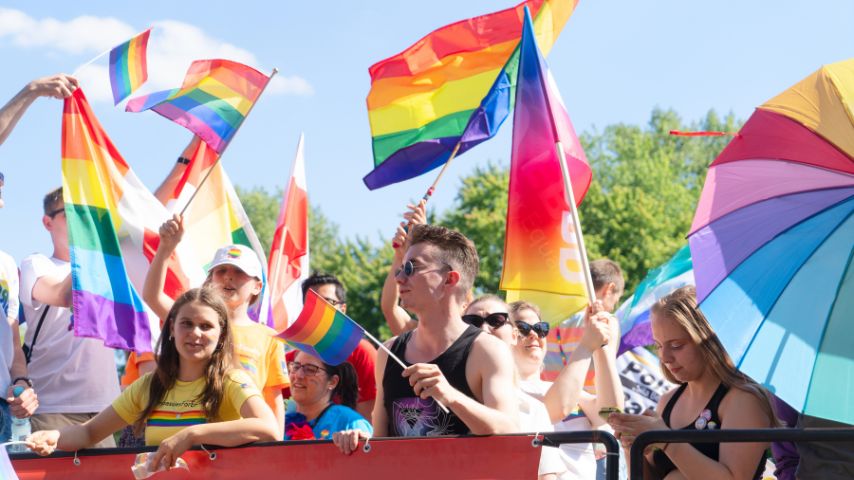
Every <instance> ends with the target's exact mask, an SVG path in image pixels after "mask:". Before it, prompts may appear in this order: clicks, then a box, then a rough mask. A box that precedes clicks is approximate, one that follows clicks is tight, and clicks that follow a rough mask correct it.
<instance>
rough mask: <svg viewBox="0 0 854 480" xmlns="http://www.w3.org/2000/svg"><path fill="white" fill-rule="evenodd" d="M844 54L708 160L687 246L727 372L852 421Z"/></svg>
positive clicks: (852, 173) (853, 194)
mask: <svg viewBox="0 0 854 480" xmlns="http://www.w3.org/2000/svg"><path fill="white" fill-rule="evenodd" d="M852 212H854V59H851V60H847V61H843V62H839V63H834V64H831V65H826V66H823V67H822V68H820V69H819V70H818V71H816V72H815V73H813V74H812V75H810V76H808V77H807V78H805V79H804V80H802V81H801V82H799V83H798V84H796V85H794V86H793V87H791V88H789V89H788V90H786V91H784V92H783V93H781V94H780V95H778V96H776V97H774V98H772V99H771V100H769V101H768V102H766V103H765V104H763V105H761V106H760V107H759V108H758V109H757V110H756V111H755V112H754V114H753V115H752V116H751V117H750V119H749V120H748V121H747V123H746V124H745V125H744V127H743V128H742V129H741V131H740V132H739V135H738V136H737V137H736V138H734V139H733V140H732V141H731V142H730V143H729V145H728V146H727V147H726V148H725V149H724V150H723V152H721V154H720V156H718V158H717V159H716V160H715V161H714V162H713V163H712V165H711V167H710V169H709V172H708V175H707V177H706V183H705V185H704V187H703V193H702V195H701V197H700V202H699V204H698V206H697V211H696V213H695V217H694V222H693V225H692V227H691V234H690V235H689V238H688V241H689V244H690V247H691V254H692V257H693V260H694V275H695V278H696V285H697V300H698V301H699V302H701V304H700V306H701V308H702V310H703V311H704V312H705V314H706V315H707V317H708V318H709V320H710V322H711V323H712V326H713V327H714V329H715V331H716V332H717V334H718V336H719V337H720V339H721V340H722V342H723V344H724V346H725V347H726V348H727V351H728V352H729V354H730V355H731V356H732V358H733V360H734V361H735V362H736V364H737V365H738V367H739V368H740V369H741V370H742V371H743V372H744V373H746V374H748V375H750V376H751V377H752V378H754V379H755V380H757V381H758V382H761V383H763V384H765V385H766V386H767V387H768V388H769V389H770V390H771V391H773V392H774V393H775V394H776V395H777V396H779V397H780V398H782V399H783V400H785V401H786V402H787V403H789V404H790V405H791V406H792V407H794V408H796V409H799V410H800V411H801V412H804V413H806V414H809V415H814V416H818V417H823V418H827V419H831V420H836V421H840V422H845V423H854V270H852V268H851V257H852V246H854V217H852Z"/></svg>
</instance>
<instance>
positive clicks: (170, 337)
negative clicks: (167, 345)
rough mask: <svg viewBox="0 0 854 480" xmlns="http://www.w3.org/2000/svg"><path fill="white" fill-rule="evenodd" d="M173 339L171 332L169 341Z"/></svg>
mask: <svg viewBox="0 0 854 480" xmlns="http://www.w3.org/2000/svg"><path fill="white" fill-rule="evenodd" d="M172 340H173V337H172V334H171V333H170V334H169V341H170V342H171V341H172Z"/></svg>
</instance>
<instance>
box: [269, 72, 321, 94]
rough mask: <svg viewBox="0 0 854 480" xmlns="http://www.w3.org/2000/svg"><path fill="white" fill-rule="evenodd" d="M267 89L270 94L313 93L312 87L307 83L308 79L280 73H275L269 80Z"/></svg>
mask: <svg viewBox="0 0 854 480" xmlns="http://www.w3.org/2000/svg"><path fill="white" fill-rule="evenodd" d="M267 91H268V92H270V93H272V94H288V95H314V87H312V86H311V84H310V83H308V80H306V79H304V78H302V77H300V76H298V75H291V76H287V77H286V76H284V75H282V74H277V75H276V76H275V77H273V79H272V80H270V85H269V86H268V87H267Z"/></svg>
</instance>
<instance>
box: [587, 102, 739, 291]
mask: <svg viewBox="0 0 854 480" xmlns="http://www.w3.org/2000/svg"><path fill="white" fill-rule="evenodd" d="M737 123H738V122H737V121H736V120H735V118H734V117H733V115H728V116H727V117H725V118H723V119H721V118H720V117H719V116H718V115H717V114H716V113H715V112H714V111H709V113H708V114H707V115H706V117H705V118H704V119H703V120H702V121H700V122H693V123H690V124H687V125H686V124H684V123H683V122H682V121H681V119H680V118H679V116H678V115H677V114H676V113H675V112H673V111H672V110H666V111H664V110H658V109H656V110H654V111H653V112H652V115H651V118H650V121H649V124H648V125H647V126H646V128H642V127H639V126H635V125H625V124H617V125H611V126H609V127H607V128H605V130H604V132H602V133H601V134H597V133H586V134H584V135H582V137H581V141H582V145H583V146H584V149H585V152H586V153H587V158H588V160H589V162H590V165H591V167H592V169H593V182H592V184H591V187H590V190H589V191H588V193H587V197H586V198H585V200H584V202H583V203H582V204H581V208H580V212H579V216H580V218H581V225H582V227H583V231H584V241H585V244H586V246H587V249H588V256H589V257H590V258H591V259H593V258H598V257H602V256H606V257H609V258H611V259H612V260H615V261H616V262H618V263H619V264H620V265H621V266H622V268H623V270H624V274H625V276H626V287H627V291H631V289H633V288H634V286H635V285H637V283H638V282H639V281H640V280H641V279H642V278H643V277H644V276H645V275H646V272H647V271H648V270H649V269H650V268H652V267H655V266H657V265H659V264H660V263H662V262H664V261H665V260H667V258H668V257H670V256H671V255H672V254H673V253H674V252H675V251H676V250H678V249H679V248H680V247H681V246H682V245H684V244H685V238H686V236H687V235H688V233H689V232H688V230H689V228H690V226H691V220H692V219H693V215H694V209H695V207H696V204H697V199H698V198H699V196H700V192H701V191H702V188H703V181H704V179H705V176H706V169H707V168H708V166H709V164H710V163H711V162H712V161H713V160H714V158H715V157H716V156H717V155H718V153H720V151H721V150H722V149H723V147H724V146H726V143H727V142H728V141H729V138H727V137H679V136H673V135H670V133H669V132H670V131H671V130H712V131H735V130H737V129H738V127H739V125H738V124H737Z"/></svg>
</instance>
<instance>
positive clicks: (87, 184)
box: [62, 88, 151, 352]
mask: <svg viewBox="0 0 854 480" xmlns="http://www.w3.org/2000/svg"><path fill="white" fill-rule="evenodd" d="M62 117H63V118H62V190H63V192H62V193H63V200H64V201H65V214H66V218H67V219H68V220H67V221H68V240H69V247H70V250H71V274H72V305H73V312H74V334H75V335H77V336H80V337H94V338H101V339H103V340H104V343H105V344H106V345H107V346H109V347H114V348H121V349H124V350H136V351H138V352H145V351H151V330H150V325H149V320H148V315H147V314H146V312H145V306H144V304H143V302H142V299H141V298H140V296H139V294H137V291H136V289H135V288H134V286H133V284H132V283H131V280H130V278H128V272H127V270H126V269H125V262H124V259H123V255H122V242H121V240H120V238H121V237H124V238H126V237H127V231H128V228H127V226H126V225H125V224H124V223H125V222H124V221H123V218H122V211H123V210H124V212H125V213H127V210H128V209H129V207H130V206H129V204H128V203H129V198H131V199H132V198H133V197H135V196H136V195H137V192H138V191H140V190H141V191H142V192H145V193H147V190H145V187H144V186H143V185H142V184H141V183H140V182H139V180H138V179H137V178H136V175H134V173H133V171H131V170H130V167H129V166H128V164H127V163H125V161H124V159H122V157H121V155H120V154H119V152H118V150H116V148H115V146H113V143H112V142H111V141H110V139H109V138H108V137H107V135H106V133H105V132H104V130H103V129H102V127H101V125H100V123H98V119H97V118H95V116H94V114H93V113H92V111H91V109H90V107H89V104H88V102H87V101H86V97H85V96H84V95H83V92H82V90H81V89H79V88H78V89H77V90H75V91H74V94H73V95H72V96H71V97H69V98H67V99H66V100H65V107H64V111H63V116H62ZM149 195H150V194H149ZM140 253H141V252H140Z"/></svg>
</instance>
